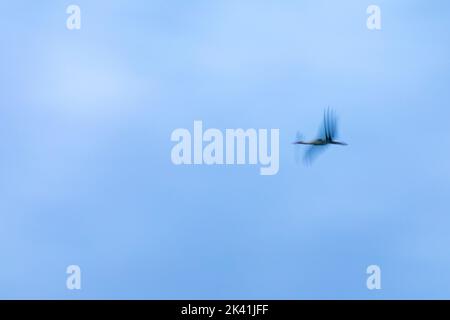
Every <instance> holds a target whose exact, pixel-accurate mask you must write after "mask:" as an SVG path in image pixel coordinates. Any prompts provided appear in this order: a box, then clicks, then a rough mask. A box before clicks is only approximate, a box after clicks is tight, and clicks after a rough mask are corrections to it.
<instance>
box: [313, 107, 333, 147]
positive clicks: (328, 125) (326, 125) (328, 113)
mask: <svg viewBox="0 0 450 320" xmlns="http://www.w3.org/2000/svg"><path fill="white" fill-rule="evenodd" d="M336 136H337V117H336V113H335V112H334V110H333V109H330V108H327V109H326V110H325V111H324V113H323V122H322V125H321V127H320V129H319V134H318V138H319V139H323V140H325V141H331V140H333V139H335V138H336Z"/></svg>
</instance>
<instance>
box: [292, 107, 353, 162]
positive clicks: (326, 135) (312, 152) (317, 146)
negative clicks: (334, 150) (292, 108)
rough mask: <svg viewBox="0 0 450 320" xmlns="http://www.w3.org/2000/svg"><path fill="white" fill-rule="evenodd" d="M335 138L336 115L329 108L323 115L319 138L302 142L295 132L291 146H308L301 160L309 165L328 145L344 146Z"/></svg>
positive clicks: (344, 144) (343, 143)
mask: <svg viewBox="0 0 450 320" xmlns="http://www.w3.org/2000/svg"><path fill="white" fill-rule="evenodd" d="M336 137H337V119H336V114H335V112H334V111H333V110H330V108H328V109H326V110H325V112H324V115H323V123H322V126H321V128H320V131H319V136H318V137H317V138H316V139H314V140H312V141H303V140H302V138H301V135H300V134H299V133H298V132H297V139H296V141H295V142H293V144H304V145H309V147H308V149H307V150H306V152H305V155H304V157H303V160H304V162H305V163H308V164H309V163H311V162H312V161H313V160H314V159H315V158H316V157H317V155H318V154H319V153H321V152H322V151H324V150H325V149H326V148H327V147H328V146H329V145H331V144H336V145H341V146H346V145H347V144H346V143H345V142H341V141H336V140H335V139H336Z"/></svg>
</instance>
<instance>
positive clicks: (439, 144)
mask: <svg viewBox="0 0 450 320" xmlns="http://www.w3.org/2000/svg"><path fill="white" fill-rule="evenodd" d="M73 3H76V4H77V5H79V6H80V7H81V15H82V27H81V30H78V31H69V30H67V29H66V18H67V14H66V13H65V10H66V7H67V6H68V5H69V4H72V2H67V1H39V2H30V1H21V0H18V1H9V2H8V3H6V1H2V2H1V4H0V12H1V13H0V14H1V18H0V35H1V39H2V42H3V45H2V50H1V51H0V70H1V72H0V85H1V88H2V89H1V92H2V94H1V95H0V137H1V139H0V154H1V157H0V177H1V179H0V194H1V196H0V200H1V201H0V257H1V259H0V261H1V264H0V298H43V299H49V298H58V299H59V298H64V299H80V298H85V299H92V298H113V299H118V298H124V299H228V298H237V299H241V298H242V299H311V298H319V299H346V298H354V299H366V298H367V299H380V298H388V299H392V298H447V299H449V298H450V273H449V272H448V270H450V255H449V254H448V246H449V244H450V234H449V232H448V229H449V225H450V216H449V214H450V205H449V203H448V195H449V192H450V161H449V157H450V151H449V150H450V139H449V137H450V126H448V119H449V118H450V111H449V103H448V101H449V98H450V92H449V90H448V88H449V85H450V73H449V71H450V59H449V57H450V41H449V40H450V39H449V37H450V33H449V32H448V31H449V29H450V19H449V18H450V17H449V9H450V4H449V3H448V2H446V1H432V2H429V1H428V2H425V1H405V0H403V1H401V0H397V1H375V2H374V1H361V0H359V1H357V0H354V1H350V0H343V1H283V2H280V1H271V0H269V1H256V0H249V1H234V0H231V1H206V0H204V1H163V0H161V1H95V2H94V1H76V2H73ZM370 4H377V5H379V6H380V8H381V14H382V30H380V31H369V30H368V29H367V28H366V19H367V14H366V8H367V6H368V5H370ZM327 106H332V107H333V108H334V109H335V110H336V111H337V112H338V115H339V119H340V137H341V138H342V140H344V141H346V142H348V143H349V146H348V147H346V148H330V149H329V150H328V151H327V152H326V153H324V154H322V155H321V157H320V158H319V159H318V160H317V161H316V162H315V163H314V164H313V166H310V167H305V166H302V165H297V164H296V163H295V161H294V149H293V146H292V145H291V142H292V140H293V139H294V137H295V132H296V131H297V130H301V131H302V132H303V133H304V134H305V136H308V137H309V136H312V135H314V134H315V133H316V131H317V127H318V125H319V123H320V120H321V119H322V113H323V110H324V108H325V107H327ZM194 120H202V121H203V124H204V126H205V127H207V128H219V129H221V130H225V129H226V128H267V129H270V128H279V129H280V171H279V173H278V174H277V175H275V176H261V175H259V172H258V169H257V168H256V167H254V166H239V167H238V166H234V167H233V166H174V165H173V164H172V163H171V160H170V150H171V148H172V146H173V145H174V144H173V143H172V142H171V141H170V134H171V132H172V131H173V130H174V129H176V128H192V125H193V121H194ZM70 264H76V265H79V266H80V267H81V269H82V290H81V291H69V290H67V289H66V277H67V275H66V273H65V270H66V267H67V266H68V265H70ZM371 264H377V265H379V266H380V267H381V270H382V290H379V291H369V290H368V289H367V288H366V285H365V284H366V277H367V275H366V273H365V271H366V267H367V266H368V265H371Z"/></svg>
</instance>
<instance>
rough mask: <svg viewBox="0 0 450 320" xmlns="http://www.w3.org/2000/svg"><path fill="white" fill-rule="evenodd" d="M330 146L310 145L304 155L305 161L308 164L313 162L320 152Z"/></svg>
mask: <svg viewBox="0 0 450 320" xmlns="http://www.w3.org/2000/svg"><path fill="white" fill-rule="evenodd" d="M327 148H328V145H318V146H314V145H313V146H308V148H307V149H306V151H305V155H304V156H303V162H304V163H305V164H306V165H310V164H312V162H313V161H314V160H315V159H316V158H317V156H318V155H319V154H321V153H322V152H324V151H325V150H326V149H327Z"/></svg>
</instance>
